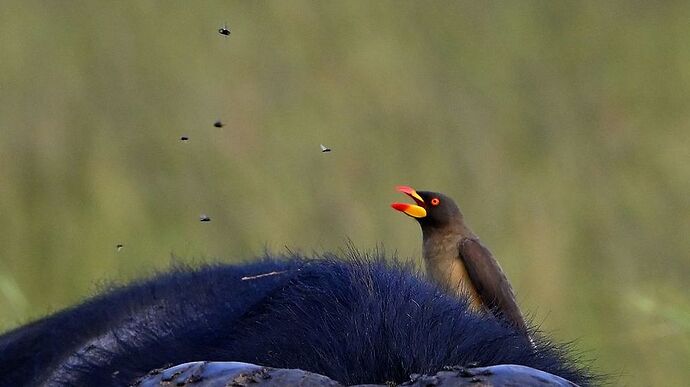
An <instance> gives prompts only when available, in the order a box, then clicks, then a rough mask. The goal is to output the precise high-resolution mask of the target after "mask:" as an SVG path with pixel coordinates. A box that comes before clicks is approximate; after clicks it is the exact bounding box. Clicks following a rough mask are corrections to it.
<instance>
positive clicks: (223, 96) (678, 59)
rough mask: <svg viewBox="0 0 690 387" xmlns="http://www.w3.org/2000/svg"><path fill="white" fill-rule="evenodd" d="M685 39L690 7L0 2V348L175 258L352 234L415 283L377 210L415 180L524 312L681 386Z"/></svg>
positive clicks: (601, 359) (629, 378)
mask: <svg viewBox="0 0 690 387" xmlns="http://www.w3.org/2000/svg"><path fill="white" fill-rule="evenodd" d="M688 20H690V3H688V2H663V3H656V2H622V1H610V2H591V1H590V2H545V1H542V2H537V1H515V2H482V3H476V2H447V3H443V2H404V3H402V2H397V1H396V2H376V3H373V4H372V3H371V2H367V1H347V2H327V3H323V2H302V1H287V2H286V1H275V2H270V3H266V2H237V3H230V4H228V3H226V2H216V3H207V2H204V3H197V2H188V1H160V2H92V1H82V2H70V3H62V2H60V3H46V2H36V1H16V0H9V1H4V2H3V12H2V13H0V52H2V60H0V131H1V132H0V133H1V136H0V214H1V216H0V310H2V311H3V312H2V314H0V330H4V329H9V328H11V327H13V326H16V325H18V324H21V323H24V322H27V321H29V320H30V319H33V318H37V317H39V316H42V315H44V314H46V313H49V312H50V311H53V310H56V309H59V308H63V307H65V306H67V305H70V304H73V303H75V302H78V301H79V300H81V299H83V298H84V297H87V296H88V295H90V294H93V292H95V291H96V290H97V288H98V286H97V285H98V283H99V282H101V281H104V280H108V281H110V280H127V279H131V278H135V277H140V276H142V275H145V274H147V273H151V272H153V271H155V270H161V269H164V268H165V267H167V266H168V265H169V264H170V262H171V260H183V261H186V262H197V261H203V260H209V259H221V260H224V261H236V260H240V259H247V258H250V257H252V256H253V255H254V254H258V253H261V251H262V250H263V249H264V248H265V247H268V248H270V249H273V250H282V249H284V246H288V247H290V248H292V249H298V250H299V249H302V250H304V251H311V250H322V249H337V248H339V247H342V246H344V244H345V240H346V238H351V239H352V240H353V241H354V243H355V244H356V245H357V246H359V247H361V248H371V247H374V246H376V244H378V243H382V244H383V245H384V246H385V248H387V249H388V250H390V251H393V250H397V251H398V253H399V254H400V255H401V256H403V257H410V259H414V260H417V261H418V260H419V259H420V258H419V256H420V250H421V248H420V240H421V236H420V233H419V229H418V227H417V225H416V224H414V222H413V221H411V220H409V219H406V218H405V217H404V216H402V215H400V214H399V213H396V212H395V211H393V210H391V209H390V208H389V206H388V205H389V203H390V202H392V201H397V200H401V199H403V197H402V196H401V195H400V194H398V193H397V192H395V191H394V186H395V185H396V184H409V185H411V186H413V187H415V188H420V189H433V190H438V191H441V192H445V193H447V194H449V195H450V196H452V197H453V198H455V199H456V201H457V202H458V203H459V204H460V206H461V208H463V210H464V212H465V215H466V217H467V219H468V222H469V224H470V225H471V227H472V228H473V229H474V230H475V231H476V232H477V233H478V234H479V235H480V236H481V237H482V239H483V240H484V241H485V242H486V244H487V245H488V246H490V247H491V249H492V250H493V251H494V253H495V255H496V256H497V257H498V259H499V260H500V262H501V264H502V265H503V267H504V269H505V270H506V272H507V273H508V275H509V277H510V279H511V280H512V282H513V286H514V287H515V288H516V290H517V292H518V298H519V300H520V302H521V304H522V307H523V309H524V310H526V311H531V313H532V316H533V319H534V321H535V322H536V323H538V324H541V326H542V328H543V330H545V331H546V332H549V333H550V334H552V335H553V336H554V337H555V338H557V339H558V340H561V341H566V340H577V341H576V347H577V348H579V349H580V350H583V351H585V356H586V357H588V358H594V359H596V363H595V364H596V365H597V367H598V368H600V369H601V370H602V371H604V372H607V373H609V374H610V375H611V378H612V379H611V380H612V381H613V382H614V384H627V385H655V384H658V385H666V386H669V385H681V384H686V383H687V380H689V379H690V368H688V367H687V365H688V364H690V300H689V299H688V294H689V293H688V279H689V278H690V200H688V198H689V197H690V115H689V113H688V112H690V43H688V42H690V40H689V39H688V37H690V23H688ZM225 22H227V23H228V26H229V27H230V28H231V30H232V34H231V35H230V36H229V37H223V36H220V35H219V34H218V33H217V29H218V28H219V27H220V26H222V24H223V23H225ZM219 118H220V119H222V120H223V121H224V122H226V123H227V126H225V127H224V128H222V129H218V128H214V127H213V122H214V121H215V120H216V119H219ZM181 135H188V136H189V137H190V140H189V141H188V142H186V143H183V142H180V141H179V138H180V136H181ZM321 143H323V144H325V145H327V146H329V147H331V148H332V149H333V151H332V152H331V153H325V154H324V153H321V152H320V149H319V144H321ZM202 213H206V214H208V215H210V216H211V218H212V221H211V222H208V223H201V222H199V215H200V214H202ZM118 243H122V244H124V247H123V249H122V250H121V251H119V252H117V251H116V248H115V246H116V245H117V244H118Z"/></svg>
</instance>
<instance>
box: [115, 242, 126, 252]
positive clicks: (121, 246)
mask: <svg viewBox="0 0 690 387" xmlns="http://www.w3.org/2000/svg"><path fill="white" fill-rule="evenodd" d="M124 247H125V245H123V244H122V243H118V244H117V245H116V246H115V250H117V251H120V250H122V249H123V248H124Z"/></svg>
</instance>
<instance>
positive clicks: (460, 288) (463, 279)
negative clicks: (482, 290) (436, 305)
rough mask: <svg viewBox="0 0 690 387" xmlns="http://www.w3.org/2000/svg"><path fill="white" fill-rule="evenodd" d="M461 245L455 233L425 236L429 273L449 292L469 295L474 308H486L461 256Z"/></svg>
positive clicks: (425, 258)
mask: <svg viewBox="0 0 690 387" xmlns="http://www.w3.org/2000/svg"><path fill="white" fill-rule="evenodd" d="M459 246H460V238H459V237H457V236H455V235H448V236H442V237H435V238H434V237H432V238H425V239H424V246H423V255H424V264H425V266H426V272H427V275H428V276H429V277H430V278H431V280H432V281H434V282H436V284H438V285H439V286H440V287H441V288H443V289H444V290H445V291H446V292H448V293H449V294H453V295H457V296H460V297H467V299H468V300H469V301H470V306H471V307H472V308H473V309H474V310H476V311H480V310H484V306H483V304H482V302H481V298H480V297H479V294H478V293H477V289H476V288H475V287H474V284H473V283H472V279H471V278H470V276H469V275H468V274H467V268H466V267H465V263H464V262H463V261H462V259H461V258H460V250H459Z"/></svg>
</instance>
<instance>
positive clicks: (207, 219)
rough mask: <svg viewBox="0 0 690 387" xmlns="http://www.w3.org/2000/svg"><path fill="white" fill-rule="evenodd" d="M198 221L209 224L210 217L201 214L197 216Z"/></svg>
mask: <svg viewBox="0 0 690 387" xmlns="http://www.w3.org/2000/svg"><path fill="white" fill-rule="evenodd" d="M199 221H200V222H210V221H211V217H210V216H208V215H206V214H201V215H199Z"/></svg>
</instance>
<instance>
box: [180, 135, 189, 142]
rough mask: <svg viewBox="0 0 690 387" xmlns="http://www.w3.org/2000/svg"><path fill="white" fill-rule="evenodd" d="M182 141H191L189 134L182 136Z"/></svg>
mask: <svg viewBox="0 0 690 387" xmlns="http://www.w3.org/2000/svg"><path fill="white" fill-rule="evenodd" d="M180 141H182V142H186V141H189V137H187V136H180Z"/></svg>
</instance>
